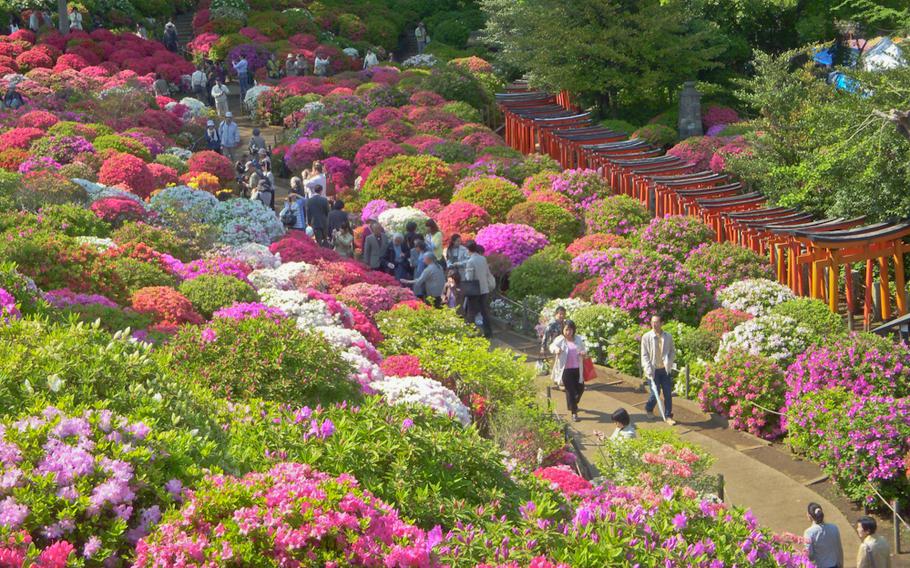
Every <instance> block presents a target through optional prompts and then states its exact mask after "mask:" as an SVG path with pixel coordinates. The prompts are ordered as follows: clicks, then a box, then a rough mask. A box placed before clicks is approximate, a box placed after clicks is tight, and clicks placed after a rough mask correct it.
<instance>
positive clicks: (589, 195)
mask: <svg viewBox="0 0 910 568" xmlns="http://www.w3.org/2000/svg"><path fill="white" fill-rule="evenodd" d="M550 189H551V190H553V191H555V192H556V193H561V194H563V195H565V196H567V197H569V198H570V199H571V200H572V201H573V202H574V203H575V207H576V209H577V210H579V211H584V210H585V209H587V208H588V207H589V206H590V205H591V204H592V203H593V202H594V201H596V200H598V199H603V198H604V197H607V196H608V195H609V194H610V188H609V186H608V185H607V182H606V180H604V178H603V176H601V175H600V174H598V173H597V171H596V170H565V171H563V172H561V173H560V174H558V175H556V176H553V181H552V183H551V184H550Z"/></svg>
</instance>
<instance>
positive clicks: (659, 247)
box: [638, 215, 715, 261]
mask: <svg viewBox="0 0 910 568" xmlns="http://www.w3.org/2000/svg"><path fill="white" fill-rule="evenodd" d="M714 236H715V234H714V229H712V228H711V227H709V226H708V225H706V224H705V223H703V222H702V221H700V220H698V219H695V218H694V217H688V216H682V215H667V216H666V217H655V218H654V219H651V222H650V223H649V224H648V225H647V226H645V227H644V228H643V229H641V230H640V231H639V233H638V242H639V243H641V246H642V247H643V248H647V249H650V250H653V251H654V252H657V253H660V254H668V255H670V256H672V257H673V258H675V259H677V260H680V261H681V260H684V259H685V258H686V255H687V254H688V253H689V251H691V250H692V249H694V248H695V247H697V246H699V245H702V244H704V243H709V242H712V241H713V240H714Z"/></svg>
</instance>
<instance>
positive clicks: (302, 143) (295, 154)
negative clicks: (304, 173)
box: [284, 138, 325, 171]
mask: <svg viewBox="0 0 910 568" xmlns="http://www.w3.org/2000/svg"><path fill="white" fill-rule="evenodd" d="M324 155H325V153H324V152H323V149H322V140H320V139H318V138H300V139H299V140H297V141H296V142H294V144H293V145H291V147H290V148H288V151H287V153H286V154H285V155H284V163H285V165H287V167H288V168H289V169H291V170H292V171H298V170H301V169H303V168H309V167H310V166H311V165H312V164H313V162H315V161H316V160H319V159H321V158H322V157H323V156H324Z"/></svg>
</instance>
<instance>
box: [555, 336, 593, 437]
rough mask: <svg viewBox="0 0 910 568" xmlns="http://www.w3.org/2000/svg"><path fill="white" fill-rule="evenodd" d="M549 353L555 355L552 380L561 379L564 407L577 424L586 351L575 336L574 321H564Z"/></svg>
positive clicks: (583, 387)
mask: <svg viewBox="0 0 910 568" xmlns="http://www.w3.org/2000/svg"><path fill="white" fill-rule="evenodd" d="M550 353H552V354H553V355H556V358H555V360H554V362H553V380H554V381H557V380H558V379H561V381H562V384H563V386H564V387H565V389H566V407H567V408H568V409H569V412H571V413H572V420H574V421H575V422H578V403H579V402H580V401H581V395H582V394H583V393H584V392H585V383H584V380H583V378H582V374H581V372H582V365H583V359H584V356H585V354H586V353H587V349H586V348H585V342H584V340H583V339H582V338H581V337H579V336H578V335H577V334H576V328H575V322H574V321H572V320H566V323H565V325H564V326H563V329H562V335H560V336H559V337H557V338H556V339H554V340H553V343H551V344H550Z"/></svg>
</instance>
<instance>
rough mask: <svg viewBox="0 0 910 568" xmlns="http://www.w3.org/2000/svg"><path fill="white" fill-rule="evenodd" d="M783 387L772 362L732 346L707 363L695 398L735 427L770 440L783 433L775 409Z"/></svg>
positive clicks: (779, 372) (780, 374)
mask: <svg viewBox="0 0 910 568" xmlns="http://www.w3.org/2000/svg"><path fill="white" fill-rule="evenodd" d="M786 388H787V384H786V382H785V381H784V372H783V370H782V369H781V368H780V367H779V366H778V365H777V364H776V363H774V362H773V361H771V360H770V359H768V358H766V357H763V356H761V355H753V354H751V353H749V352H747V351H743V350H734V351H731V352H729V353H727V354H726V355H725V356H724V358H723V359H721V360H720V361H717V362H712V363H710V364H708V366H707V368H706V370H705V381H704V384H703V385H702V388H701V392H699V393H698V401H699V403H700V404H701V408H702V410H707V411H709V412H717V413H718V414H721V415H723V416H725V417H727V418H729V419H730V420H731V421H732V423H733V427H734V428H736V429H737V430H743V431H745V432H749V433H750V434H753V435H755V436H758V437H759V438H764V439H766V440H773V439H775V438H778V437H780V436H781V434H783V426H782V425H781V420H780V417H779V416H778V415H777V414H775V413H776V412H780V411H782V410H783V405H784V393H785V392H786ZM769 411H770V412H769Z"/></svg>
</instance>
